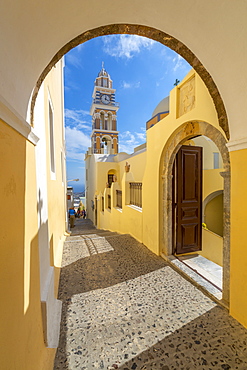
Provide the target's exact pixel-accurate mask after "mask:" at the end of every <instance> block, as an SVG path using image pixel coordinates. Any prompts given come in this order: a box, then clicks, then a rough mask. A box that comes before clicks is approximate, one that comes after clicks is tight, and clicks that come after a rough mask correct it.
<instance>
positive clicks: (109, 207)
mask: <svg viewBox="0 0 247 370" xmlns="http://www.w3.org/2000/svg"><path fill="white" fill-rule="evenodd" d="M108 209H111V196H110V194H108Z"/></svg>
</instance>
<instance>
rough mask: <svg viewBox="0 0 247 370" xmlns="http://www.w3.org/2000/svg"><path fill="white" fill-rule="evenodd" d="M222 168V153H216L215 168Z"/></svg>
mask: <svg viewBox="0 0 247 370" xmlns="http://www.w3.org/2000/svg"><path fill="white" fill-rule="evenodd" d="M217 168H220V153H217V152H216V153H214V169H217Z"/></svg>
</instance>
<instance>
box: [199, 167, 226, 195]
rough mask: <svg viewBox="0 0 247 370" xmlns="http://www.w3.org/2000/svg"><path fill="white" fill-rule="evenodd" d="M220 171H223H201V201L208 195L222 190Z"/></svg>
mask: <svg viewBox="0 0 247 370" xmlns="http://www.w3.org/2000/svg"><path fill="white" fill-rule="evenodd" d="M222 171H224V170H223V169H216V170H204V171H203V199H205V198H206V197H207V196H208V195H209V194H211V193H214V192H215V191H218V190H222V189H223V185H224V184H223V177H222V176H221V175H220V172H222Z"/></svg>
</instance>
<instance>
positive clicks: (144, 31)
mask: <svg viewBox="0 0 247 370" xmlns="http://www.w3.org/2000/svg"><path fill="white" fill-rule="evenodd" d="M116 34H129V35H138V36H144V37H148V38H150V39H152V40H155V41H158V42H160V43H161V44H163V45H165V46H167V47H169V48H170V49H172V50H174V51H175V52H176V53H178V54H180V55H181V56H182V57H183V58H184V59H185V60H186V61H187V62H188V63H189V64H190V65H191V66H192V67H193V68H194V70H195V71H196V72H197V73H198V75H199V76H200V77H201V79H202V80H203V81H204V83H205V85H206V87H207V88H208V91H209V93H210V95H211V97H212V99H213V101H214V105H215V108H216V111H217V114H218V120H219V125H220V127H221V128H222V129H223V131H224V132H225V134H226V137H227V139H229V136H230V134H229V127H228V119H227V114H226V110H225V107H224V103H223V101H222V98H221V96H220V93H219V91H218V88H217V86H216V84H215V83H214V81H213V78H212V77H211V75H210V74H209V73H208V71H207V70H206V68H205V67H204V66H203V64H202V63H201V62H200V60H199V59H198V58H197V57H196V56H195V55H194V54H193V52H192V51H191V50H190V49H189V48H188V47H187V46H186V45H184V44H183V43H182V42H181V41H179V40H177V39H176V38H174V37H173V36H171V35H169V34H167V33H165V32H163V31H160V30H158V29H156V28H152V27H148V26H143V25H136V24H110V25H106V26H102V27H98V28H94V29H92V30H88V31H86V32H84V33H82V34H81V35H79V36H77V37H75V38H74V39H73V40H71V41H70V42H68V43H67V44H66V45H64V46H63V47H62V48H61V49H60V50H59V51H58V52H57V53H56V54H55V55H54V57H53V58H52V60H51V61H50V63H49V64H48V65H47V66H46V68H45V69H44V71H43V72H42V74H41V75H40V77H39V79H38V81H37V83H36V86H35V87H34V89H33V93H32V98H31V109H30V122H31V125H33V121H34V106H35V102H36V98H37V95H38V91H39V88H40V86H41V84H42V82H43V81H44V79H45V77H46V76H47V74H48V73H49V71H50V70H51V68H52V67H53V66H54V65H55V64H56V63H57V62H58V61H59V60H60V59H61V58H62V57H63V56H64V55H65V54H66V53H68V52H69V51H70V50H71V49H73V48H74V47H76V46H78V45H80V44H82V43H84V42H86V41H88V40H91V39H93V38H95V37H98V36H105V35H116Z"/></svg>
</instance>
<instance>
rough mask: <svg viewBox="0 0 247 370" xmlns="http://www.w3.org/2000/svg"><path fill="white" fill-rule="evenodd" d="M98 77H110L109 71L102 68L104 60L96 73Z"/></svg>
mask: <svg viewBox="0 0 247 370" xmlns="http://www.w3.org/2000/svg"><path fill="white" fill-rule="evenodd" d="M98 77H107V78H111V77H110V75H109V73H108V72H107V71H106V70H105V68H104V62H102V68H101V71H100V72H99V73H98Z"/></svg>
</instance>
